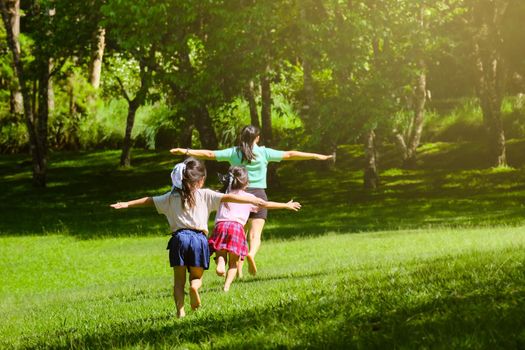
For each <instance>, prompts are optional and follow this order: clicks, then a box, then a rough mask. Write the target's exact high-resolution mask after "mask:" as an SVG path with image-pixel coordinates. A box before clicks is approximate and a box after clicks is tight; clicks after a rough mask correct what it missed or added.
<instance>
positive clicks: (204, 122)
mask: <svg viewBox="0 0 525 350" xmlns="http://www.w3.org/2000/svg"><path fill="white" fill-rule="evenodd" d="M193 115H194V120H195V127H196V128H197V130H198V131H199V136H200V139H201V144H202V147H204V148H205V149H217V147H219V141H218V140H217V135H216V134H215V130H214V129H213V124H212V120H211V117H210V113H209V112H208V108H207V107H206V106H199V107H196V108H194V109H193Z"/></svg>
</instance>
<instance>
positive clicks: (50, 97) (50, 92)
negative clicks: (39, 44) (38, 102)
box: [47, 60, 55, 115]
mask: <svg viewBox="0 0 525 350" xmlns="http://www.w3.org/2000/svg"><path fill="white" fill-rule="evenodd" d="M48 71H49V73H51V72H52V71H53V60H49V69H48ZM48 80H49V81H48V83H47V109H48V114H49V115H52V114H53V111H54V110H55V90H54V88H53V79H52V78H51V77H49V79H48Z"/></svg>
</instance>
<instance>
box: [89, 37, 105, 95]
mask: <svg viewBox="0 0 525 350" xmlns="http://www.w3.org/2000/svg"><path fill="white" fill-rule="evenodd" d="M105 47H106V29H105V28H103V27H99V28H98V29H97V31H96V32H95V33H94V34H93V42H92V44H91V61H90V62H89V82H90V84H91V86H93V87H94V88H95V89H98V88H99V86H100V77H101V73H102V58H103V57H104V48H105Z"/></svg>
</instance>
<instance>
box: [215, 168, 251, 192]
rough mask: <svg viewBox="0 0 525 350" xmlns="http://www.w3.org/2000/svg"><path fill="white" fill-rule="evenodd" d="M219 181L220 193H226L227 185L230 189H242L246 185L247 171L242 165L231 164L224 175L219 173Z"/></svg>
mask: <svg viewBox="0 0 525 350" xmlns="http://www.w3.org/2000/svg"><path fill="white" fill-rule="evenodd" d="M219 181H220V182H221V183H222V188H221V189H220V191H221V192H222V193H226V192H227V191H228V187H230V189H229V190H230V191H233V190H242V189H245V188H246V187H248V172H247V171H246V168H245V167H243V166H238V165H235V166H231V167H230V169H228V173H227V174H226V175H219Z"/></svg>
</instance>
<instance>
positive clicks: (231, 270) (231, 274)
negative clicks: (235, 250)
mask: <svg viewBox="0 0 525 350" xmlns="http://www.w3.org/2000/svg"><path fill="white" fill-rule="evenodd" d="M238 261H239V256H238V255H235V254H232V253H228V273H227V274H226V281H225V282H224V291H225V292H227V291H229V290H230V286H231V284H232V282H233V280H234V279H235V275H237V262H238Z"/></svg>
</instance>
